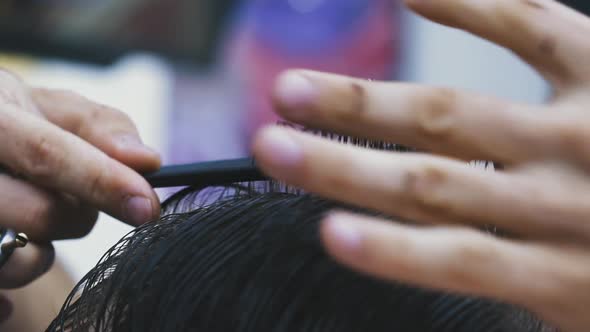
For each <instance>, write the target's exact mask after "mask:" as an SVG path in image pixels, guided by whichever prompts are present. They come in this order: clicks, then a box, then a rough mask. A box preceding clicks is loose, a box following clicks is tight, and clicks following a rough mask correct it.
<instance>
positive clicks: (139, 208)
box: [123, 196, 153, 226]
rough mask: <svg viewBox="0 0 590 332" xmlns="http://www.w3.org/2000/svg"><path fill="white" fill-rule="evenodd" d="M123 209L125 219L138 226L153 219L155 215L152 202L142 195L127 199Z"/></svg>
mask: <svg viewBox="0 0 590 332" xmlns="http://www.w3.org/2000/svg"><path fill="white" fill-rule="evenodd" d="M123 209H124V217H125V219H126V220H125V221H127V222H130V223H132V224H134V225H137V226H139V225H143V224H144V223H146V222H148V221H151V219H152V216H153V215H152V213H153V207H152V202H151V201H150V200H149V199H147V198H145V197H141V196H135V197H130V198H129V199H127V201H126V202H125V206H124V207H123Z"/></svg>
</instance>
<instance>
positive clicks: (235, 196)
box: [48, 183, 550, 332]
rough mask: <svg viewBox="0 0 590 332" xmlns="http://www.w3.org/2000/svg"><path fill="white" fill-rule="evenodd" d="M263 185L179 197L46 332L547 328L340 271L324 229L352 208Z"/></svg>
mask: <svg viewBox="0 0 590 332" xmlns="http://www.w3.org/2000/svg"><path fill="white" fill-rule="evenodd" d="M263 187H264V188H261V187H260V186H255V185H249V186H232V187H227V188H221V189H219V191H211V190H208V191H205V192H203V191H198V192H196V193H192V194H188V195H186V193H187V192H188V191H190V189H189V190H188V191H185V192H183V193H180V194H178V195H176V196H175V197H173V199H172V200H171V201H168V202H167V203H166V204H165V207H166V209H165V213H164V214H165V215H164V216H163V217H162V218H161V220H159V221H158V222H153V223H150V224H146V225H144V226H142V227H139V228H137V229H136V230H134V231H132V232H131V233H130V234H128V235H127V236H125V237H124V238H123V239H122V240H121V241H120V242H119V243H117V244H116V245H115V246H114V247H113V248H112V249H110V250H109V251H108V252H107V253H106V254H105V255H104V257H103V258H102V259H101V260H100V262H99V263H98V264H97V265H96V267H95V268H94V269H92V271H90V273H88V274H87V275H86V276H85V277H84V278H83V280H82V281H81V282H80V283H79V284H78V285H77V286H76V288H75V289H74V290H73V292H72V294H71V295H70V296H69V298H68V299H67V301H66V303H65V304H64V306H63V308H62V310H61V312H60V313H59V315H58V316H57V318H56V319H55V320H54V321H53V323H52V324H51V326H50V327H49V328H48V331H113V332H122V331H137V332H139V331H141V332H145V331H209V332H210V331H244V332H267V331H268V332H269V331H285V332H287V331H301V332H303V331H305V332H314V331H323V332H329V331H337V332H347V331H372V332H379V331H388V332H392V331H394V332H395V331H399V332H414V331H415V332H463V331H465V332H468V331H469V332H474V331H477V332H492V331H494V332H503V331H505V332H533V331H534V332H540V331H550V329H549V328H547V327H545V325H544V324H543V323H541V322H540V321H539V320H537V319H536V318H534V317H533V316H532V315H531V314H528V313H527V312H525V311H524V310H521V309H518V308H516V307H513V306H510V305H507V304H502V303H497V302H494V301H490V300H486V299H479V298H472V297H467V296H460V295H456V294H449V293H443V292H437V291H431V290H426V289H420V288H416V287H411V286H409V285H404V284H401V283H397V284H396V283H391V282H385V281H381V280H378V279H374V278H371V277H369V276H366V275H362V274H359V273H356V272H354V271H352V270H349V269H347V268H345V267H343V266H341V265H339V264H337V263H336V262H335V261H334V260H332V259H331V258H330V257H329V256H328V255H327V254H326V252H325V251H324V249H323V247H322V245H321V243H320V238H319V222H320V220H321V218H322V217H323V216H324V215H325V214H326V213H327V212H329V211H331V210H333V209H340V210H341V209H349V210H350V209H352V208H350V207H348V206H343V205H341V204H338V203H335V202H332V201H329V200H325V199H321V198H318V197H316V196H314V195H310V194H305V193H300V192H296V191H289V190H285V188H280V186H276V185H271V184H268V183H266V184H264V185H263ZM352 210H354V209H352ZM356 211H358V210H356Z"/></svg>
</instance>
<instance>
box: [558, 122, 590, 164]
mask: <svg viewBox="0 0 590 332" xmlns="http://www.w3.org/2000/svg"><path fill="white" fill-rule="evenodd" d="M584 124H585V123H578V122H573V121H568V122H565V123H561V124H556V125H554V134H555V135H556V136H557V139H558V141H560V142H561V144H560V146H559V147H558V148H563V147H567V149H563V151H568V150H569V151H573V152H574V153H575V154H576V155H577V156H583V155H584V152H589V150H590V146H588V138H589V137H588V133H587V130H585V128H584Z"/></svg>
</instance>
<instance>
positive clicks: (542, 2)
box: [406, 0, 590, 84]
mask: <svg viewBox="0 0 590 332" xmlns="http://www.w3.org/2000/svg"><path fill="white" fill-rule="evenodd" d="M406 3H407V4H408V5H409V6H410V7H411V8H412V9H413V10H415V11H416V12H417V13H419V14H421V15H423V16H425V17H427V18H429V19H431V20H433V21H436V22H439V23H442V24H445V25H449V26H452V27H456V28H460V29H463V30H466V31H469V32H471V33H474V34H476V35H479V36H481V37H483V38H486V39H488V40H490V41H492V42H494V43H497V44H499V45H502V46H505V47H507V48H509V49H512V50H513V51H514V52H515V53H517V54H518V55H520V56H521V57H522V58H523V59H524V60H525V61H527V62H529V63H530V64H532V65H533V66H535V67H537V69H538V70H540V71H541V72H542V73H543V74H545V76H546V77H547V78H548V79H550V80H552V81H553V82H554V83H558V84H560V83H565V82H566V81H578V80H581V79H585V80H587V77H588V76H587V75H588V73H589V71H588V70H586V69H581V67H583V66H581V63H585V61H587V56H586V55H587V54H588V46H585V45H588V43H587V40H586V39H587V38H586V36H587V34H588V33H589V32H590V20H588V19H587V18H586V17H585V16H583V15H582V14H579V13H577V12H575V11H574V10H571V9H569V8H567V7H565V6H563V5H561V4H559V3H558V2H557V1H553V0H481V1H466V0H406Z"/></svg>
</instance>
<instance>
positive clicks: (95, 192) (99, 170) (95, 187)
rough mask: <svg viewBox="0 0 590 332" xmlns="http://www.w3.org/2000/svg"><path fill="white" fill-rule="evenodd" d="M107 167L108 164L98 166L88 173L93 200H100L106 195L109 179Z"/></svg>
mask: <svg viewBox="0 0 590 332" xmlns="http://www.w3.org/2000/svg"><path fill="white" fill-rule="evenodd" d="M105 164H106V163H105ZM106 167H107V166H106V165H104V166H103V167H96V168H95V169H94V170H93V172H90V173H89V174H88V177H89V178H88V182H87V183H88V194H89V197H90V200H91V201H93V202H100V201H102V198H103V197H104V188H105V186H106V182H107V179H108V175H107V172H108V169H107V168H106Z"/></svg>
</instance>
